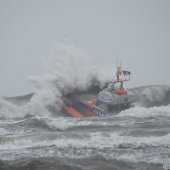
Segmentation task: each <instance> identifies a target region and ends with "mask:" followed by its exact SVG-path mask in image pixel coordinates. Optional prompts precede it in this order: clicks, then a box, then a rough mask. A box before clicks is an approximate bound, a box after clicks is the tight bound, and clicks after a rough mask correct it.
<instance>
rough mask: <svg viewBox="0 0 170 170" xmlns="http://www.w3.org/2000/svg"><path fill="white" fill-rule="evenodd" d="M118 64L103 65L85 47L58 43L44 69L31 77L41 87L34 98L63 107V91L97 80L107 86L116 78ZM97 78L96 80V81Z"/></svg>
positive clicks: (87, 84)
mask: <svg viewBox="0 0 170 170" xmlns="http://www.w3.org/2000/svg"><path fill="white" fill-rule="evenodd" d="M113 72H114V65H113V64H112V65H107V66H104V65H102V66H101V65H99V64H98V63H97V58H94V57H91V56H90V55H89V54H87V52H86V51H84V50H83V49H81V48H78V47H76V46H74V45H71V44H67V45H65V44H57V45H56V47H55V48H54V49H53V50H51V52H50V55H49V56H48V58H46V59H44V70H43V72H42V73H41V74H38V75H36V76H32V77H30V78H29V80H30V81H31V82H32V83H33V84H34V85H35V86H36V87H37V92H36V95H35V96H33V98H32V100H31V102H32V101H36V100H37V102H41V103H43V104H44V105H53V106H54V105H57V106H58V110H60V109H61V105H62V95H64V94H68V93H71V92H73V91H74V90H79V91H85V90H87V89H88V88H89V87H91V86H92V84H93V83H95V84H96V83H97V84H98V85H99V86H103V85H104V83H105V82H106V81H107V80H111V79H113V75H114V73H113ZM93 80H96V81H95V82H94V81H93Z"/></svg>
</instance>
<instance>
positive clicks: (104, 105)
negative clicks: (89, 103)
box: [96, 101, 109, 112]
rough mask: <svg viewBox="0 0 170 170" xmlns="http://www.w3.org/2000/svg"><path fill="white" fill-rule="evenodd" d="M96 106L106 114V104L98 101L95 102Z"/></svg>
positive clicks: (107, 108)
mask: <svg viewBox="0 0 170 170" xmlns="http://www.w3.org/2000/svg"><path fill="white" fill-rule="evenodd" d="M96 106H97V107H99V108H101V109H102V110H104V111H105V112H107V111H108V110H109V106H108V104H106V103H103V102H100V101H97V102H96Z"/></svg>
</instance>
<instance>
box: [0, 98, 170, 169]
mask: <svg viewBox="0 0 170 170" xmlns="http://www.w3.org/2000/svg"><path fill="white" fill-rule="evenodd" d="M166 97H167V96H166ZM150 99H151V98H150ZM148 100H149V98H148V99H147V100H146V101H147V102H146V103H147V104H148ZM155 100H156V102H157V103H158V102H159V101H158V100H157V99H156V97H155V98H154V99H152V100H150V103H151V104H150V107H146V106H145V107H144V106H143V105H140V106H139V105H138V106H137V105H136V106H135V107H134V108H131V109H129V110H126V111H123V112H121V113H119V114H118V115H113V116H105V117H93V118H81V119H76V118H70V117H65V116H57V115H58V114H56V115H55V114H51V115H50V114H49V113H48V112H46V111H43V110H35V109H32V108H31V106H29V107H28V108H27V114H25V111H23V110H17V109H18V108H17V109H15V108H14V107H13V106H12V105H10V104H9V103H4V102H2V101H1V105H0V106H1V118H0V170H3V169H4V170H5V169H9V170H18V169H20V170H29V169H30V170H32V169H36V170H82V169H84V170H86V169H89V170H120V169H121V170H133V169H134V170H136V169H137V170H146V169H147V170H161V169H165V167H163V166H165V165H166V164H167V165H168V164H170V105H169V104H168V105H167V103H168V101H167V100H168V99H167V100H166V105H165V103H158V104H159V105H158V104H155V105H157V106H152V105H153V103H154V102H155ZM163 100H165V99H162V101H163ZM169 103H170V102H169ZM163 105H165V106H163ZM36 113H40V114H36ZM22 114H23V115H24V116H21V115H22ZM4 115H5V116H4ZM60 115H62V113H60Z"/></svg>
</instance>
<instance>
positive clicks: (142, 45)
mask: <svg viewBox="0 0 170 170" xmlns="http://www.w3.org/2000/svg"><path fill="white" fill-rule="evenodd" d="M65 41H69V42H71V43H74V44H75V45H76V44H77V45H78V46H81V47H82V48H84V49H85V50H86V51H87V52H89V53H90V54H92V55H93V56H97V57H98V59H99V61H98V62H105V63H110V62H114V63H113V65H114V64H115V63H116V62H117V61H118V60H119V61H122V63H123V66H124V67H125V68H128V69H130V70H131V71H132V72H133V74H132V82H131V83H132V84H131V86H140V85H148V84H170V76H169V67H170V66H169V65H170V1H169V0H15V1H14V0H0V79H1V84H0V96H2V95H8V96H10V95H21V94H24V93H29V92H31V91H34V88H33V86H32V85H31V84H29V83H28V82H27V81H26V79H27V78H28V76H29V75H33V74H36V73H37V71H39V70H40V62H41V58H42V57H45V56H47V55H48V51H49V49H50V48H51V47H52V46H53V45H54V44H55V43H56V42H65Z"/></svg>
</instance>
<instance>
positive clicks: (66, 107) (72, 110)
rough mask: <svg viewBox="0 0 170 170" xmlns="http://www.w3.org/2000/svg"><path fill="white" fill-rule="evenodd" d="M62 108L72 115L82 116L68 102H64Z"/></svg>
mask: <svg viewBox="0 0 170 170" xmlns="http://www.w3.org/2000/svg"><path fill="white" fill-rule="evenodd" d="M63 108H64V110H65V111H66V112H67V113H68V114H69V115H70V116H72V117H83V115H82V114H81V113H80V112H78V111H77V110H75V109H73V108H72V107H71V106H69V105H68V104H64V106H63Z"/></svg>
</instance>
